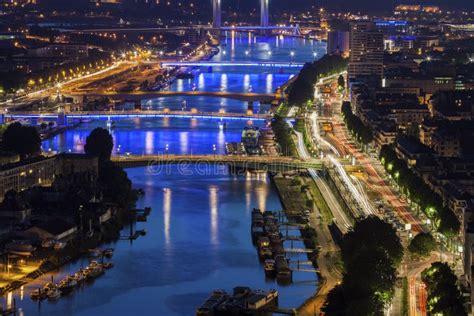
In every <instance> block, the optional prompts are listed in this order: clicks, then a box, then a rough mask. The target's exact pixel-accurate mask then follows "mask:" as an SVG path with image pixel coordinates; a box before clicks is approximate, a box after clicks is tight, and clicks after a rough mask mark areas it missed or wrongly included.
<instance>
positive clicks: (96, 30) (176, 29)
mask: <svg viewBox="0 0 474 316" xmlns="http://www.w3.org/2000/svg"><path fill="white" fill-rule="evenodd" d="M200 29H203V30H209V31H214V30H216V31H219V30H221V31H236V32H249V31H262V30H264V31H274V30H275V31H291V32H292V33H294V34H299V33H300V28H299V27H298V26H278V25H268V26H255V25H238V26H223V27H212V26H209V25H194V26H173V27H135V28H134V27H114V28H94V29H65V28H59V29H58V30H59V31H61V32H69V33H82V34H90V33H116V32H117V33H119V32H179V31H189V30H200Z"/></svg>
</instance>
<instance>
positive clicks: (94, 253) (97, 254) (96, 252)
mask: <svg viewBox="0 0 474 316" xmlns="http://www.w3.org/2000/svg"><path fill="white" fill-rule="evenodd" d="M88 251H89V255H90V256H91V257H100V256H101V255H102V251H101V250H100V249H99V248H93V249H89V250H88ZM92 262H94V261H92Z"/></svg>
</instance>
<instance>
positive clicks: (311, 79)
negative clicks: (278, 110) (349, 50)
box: [288, 55, 347, 106]
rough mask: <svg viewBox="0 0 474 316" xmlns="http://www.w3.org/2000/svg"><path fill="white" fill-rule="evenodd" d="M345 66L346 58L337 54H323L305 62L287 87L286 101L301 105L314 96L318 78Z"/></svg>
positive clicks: (340, 70)
mask: <svg viewBox="0 0 474 316" xmlns="http://www.w3.org/2000/svg"><path fill="white" fill-rule="evenodd" d="M346 68H347V60H346V59H344V58H342V57H341V56H339V55H324V56H323V57H322V58H321V59H319V60H317V61H314V62H312V63H306V64H305V65H304V67H303V68H302V69H301V70H300V72H299V74H298V77H297V78H296V80H295V81H293V83H292V84H291V86H290V87H289V94H288V102H289V104H291V105H298V106H303V105H304V104H306V103H307V102H308V101H312V100H313V98H314V85H315V84H316V83H317V82H318V80H319V79H320V78H323V77H325V76H329V75H332V74H336V73H339V72H342V71H344V70H345V69H346Z"/></svg>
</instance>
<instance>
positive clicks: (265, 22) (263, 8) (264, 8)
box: [260, 0, 269, 27]
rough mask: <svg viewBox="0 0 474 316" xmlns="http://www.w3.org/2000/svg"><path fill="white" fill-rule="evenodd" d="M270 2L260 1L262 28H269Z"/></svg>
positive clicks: (266, 0)
mask: <svg viewBox="0 0 474 316" xmlns="http://www.w3.org/2000/svg"><path fill="white" fill-rule="evenodd" d="M268 1H269V0H260V26H261V27H267V26H268Z"/></svg>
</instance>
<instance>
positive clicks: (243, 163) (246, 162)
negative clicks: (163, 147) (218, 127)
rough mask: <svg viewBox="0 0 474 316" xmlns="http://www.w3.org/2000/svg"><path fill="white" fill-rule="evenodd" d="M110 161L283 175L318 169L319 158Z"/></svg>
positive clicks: (152, 157)
mask: <svg viewBox="0 0 474 316" xmlns="http://www.w3.org/2000/svg"><path fill="white" fill-rule="evenodd" d="M112 161H113V162H115V163H117V164H118V165H120V166H122V167H124V168H134V167H144V166H149V168H150V170H151V171H156V172H160V171H163V167H162V166H163V165H172V164H176V165H178V166H179V168H181V170H183V171H185V170H188V171H189V168H194V170H196V172H213V171H215V170H216V169H215V168H216V167H218V166H228V167H229V168H230V169H231V171H235V172H238V171H240V170H262V171H270V172H284V171H291V170H306V169H308V168H312V169H318V170H321V169H322V167H323V160H321V159H307V160H304V159H299V158H291V157H283V156H234V155H168V154H159V155H140V156H135V155H128V156H127V155H125V156H113V157H112Z"/></svg>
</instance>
